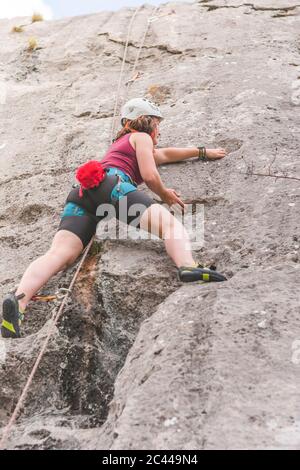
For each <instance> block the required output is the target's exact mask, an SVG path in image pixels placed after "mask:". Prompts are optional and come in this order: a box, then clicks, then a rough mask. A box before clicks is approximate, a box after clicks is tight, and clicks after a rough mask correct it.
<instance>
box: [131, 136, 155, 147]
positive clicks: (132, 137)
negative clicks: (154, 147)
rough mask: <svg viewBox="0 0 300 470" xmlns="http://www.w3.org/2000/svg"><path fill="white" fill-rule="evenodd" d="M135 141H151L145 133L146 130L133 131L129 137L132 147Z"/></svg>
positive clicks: (134, 145)
mask: <svg viewBox="0 0 300 470" xmlns="http://www.w3.org/2000/svg"><path fill="white" fill-rule="evenodd" d="M137 141H142V142H143V141H144V142H145V141H149V142H150V141H151V142H152V139H151V137H150V135H149V134H147V132H133V133H132V134H131V135H130V137H129V142H130V143H131V145H132V146H133V147H134V149H136V143H137Z"/></svg>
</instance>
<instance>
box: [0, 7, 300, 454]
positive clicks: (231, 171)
mask: <svg viewBox="0 0 300 470" xmlns="http://www.w3.org/2000/svg"><path fill="white" fill-rule="evenodd" d="M133 11H134V10H133V9H129V8H123V9H121V10H120V11H118V12H103V13H99V14H96V15H88V16H82V17H75V18H66V19H63V20H59V21H51V22H40V23H34V24H32V25H30V24H29V25H28V26H26V27H25V29H24V32H22V33H11V28H12V27H13V26H15V25H16V24H24V23H29V22H30V21H29V19H28V18H25V19H24V18H18V19H15V20H5V21H4V20H0V203H1V204H0V256H1V260H2V262H1V266H0V296H1V297H2V296H3V295H4V294H5V293H6V292H7V291H9V290H12V289H13V288H14V287H15V286H16V285H17V283H18V282H19V280H20V277H21V275H22V273H23V270H24V267H25V266H26V265H27V264H28V263H29V262H30V261H32V260H33V259H35V258H36V257H37V256H38V255H40V254H42V253H43V252H44V251H45V250H46V249H47V248H48V246H49V243H50V241H51V238H52V236H53V235H54V233H55V231H56V228H57V225H58V221H59V214H60V212H61V209H62V207H63V204H64V201H65V198H66V195H67V193H68V191H69V189H70V185H71V184H72V183H73V182H74V171H75V169H76V167H77V166H78V165H79V164H81V163H83V162H84V161H86V160H87V159H90V158H101V156H102V155H104V153H105V152H106V150H107V146H108V144H109V138H110V129H111V124H112V117H113V110H114V98H115V92H116V88H117V84H118V79H119V73H120V69H121V61H122V58H123V53H124V44H125V41H126V35H127V27H128V22H129V21H130V18H131V16H132V14H133ZM152 14H153V7H151V6H150V5H146V6H145V7H143V8H142V9H141V10H140V11H139V13H138V16H137V20H136V22H135V24H134V27H133V30H132V34H131V41H130V46H129V50H128V57H127V62H126V74H125V75H126V78H125V80H129V79H131V78H132V73H131V72H132V68H133V65H134V62H135V58H136V54H137V52H138V48H139V44H140V41H141V39H142V37H143V34H144V31H145V27H146V25H147V21H148V18H149V16H151V15H152ZM157 14H158V16H159V18H158V19H157V20H156V21H153V22H152V23H151V25H150V29H149V33H148V35H147V38H146V42H145V45H144V47H143V49H142V51H141V56H140V62H139V65H138V71H139V73H140V75H139V78H138V79H137V80H135V81H134V83H133V84H132V86H131V89H130V94H129V96H128V98H130V97H135V96H139V95H145V96H148V97H149V98H151V99H153V100H155V101H156V102H157V103H159V104H160V105H161V108H162V111H163V112H164V114H165V116H166V119H165V121H163V124H162V126H161V141H160V143H159V145H160V146H162V147H164V146H177V147H187V146H196V145H200V144H202V143H204V144H205V145H206V146H207V147H211V148H213V147H217V146H224V147H226V148H227V149H228V150H229V152H230V154H229V156H228V157H227V158H226V159H224V160H222V161H220V162H218V163H216V162H209V163H205V164H201V163H200V162H197V161H192V160H191V161H188V162H184V163H180V164H176V165H175V164H174V165H168V166H167V165H166V166H163V167H162V168H161V169H160V173H161V176H162V178H163V180H164V182H165V183H166V185H167V186H169V187H173V188H175V189H176V190H179V191H180V192H181V194H182V197H183V199H184V200H186V201H191V202H192V201H194V202H199V203H203V204H204V207H205V244H204V246H203V248H201V249H197V250H196V251H197V256H198V258H199V260H200V261H203V262H209V263H215V264H216V265H217V266H218V270H219V271H222V272H224V273H226V274H227V275H228V278H229V279H230V280H229V281H228V282H227V283H224V284H222V285H209V286H208V285H205V286H200V285H190V286H189V285H187V286H183V287H182V286H181V284H179V283H178V281H177V279H176V270H175V269H174V266H173V265H172V263H171V261H170V260H169V259H168V257H167V255H166V254H165V252H164V248H163V245H162V244H161V243H160V242H151V243H150V242H147V241H145V240H144V241H128V242H125V241H119V242H116V241H106V242H100V243H99V244H98V245H97V246H96V250H95V251H94V252H93V253H92V254H91V256H90V257H89V259H88V262H87V263H86V266H85V269H84V270H83V272H82V274H81V277H80V279H79V282H78V285H77V287H76V290H75V292H74V296H73V298H72V301H71V302H70V304H69V305H68V308H67V310H66V313H65V315H64V316H63V318H62V320H61V322H60V323H59V325H58V329H57V330H56V333H55V335H54V336H53V338H52V340H51V344H50V347H49V349H48V351H47V354H46V356H45V358H44V360H43V362H42V364H41V367H40V369H39V371H38V373H37V376H36V378H35V381H34V383H33V386H32V388H31V392H30V394H29V396H28V399H27V401H26V404H25V407H24V410H23V413H22V415H21V416H20V418H19V421H18V424H17V426H16V427H15V428H14V432H13V435H12V436H11V439H10V441H9V447H10V448H13V449H18V448H26V449H30V448H32V449H55V448H67V449H80V448H90V449H94V448H96V449H103V448H107V449H108V448H111V449H116V448H119V449H127V448H134V449H147V448H154V449H195V448H197V449H217V448H222V449H223V448H224V449H228V448H239V449H245V448H255V449H257V448H264V449H266V448H280V449H282V448H285V449H291V448H297V449H299V448H300V431H299V429H300V409H299V400H298V398H297V396H298V391H299V385H300V353H299V350H300V346H299V345H300V326H299V304H300V302H299V301H300V298H299V245H300V233H299V225H300V209H299V196H300V193H299V170H300V163H299V143H300V142H299V140H300V139H299V124H300V113H299V105H300V34H299V31H300V28H299V25H300V5H299V2H296V1H292V0H278V1H276V2H275V1H271V0H264V1H263V0H253V1H251V2H243V1H238V0H228V1H225V0H224V1H221V0H212V1H208V0H207V1H202V2H201V1H200V2H195V3H192V4H187V3H175V2H172V3H168V4H165V5H163V6H161V8H160V11H159V12H158V13H157ZM160 15H161V16H160ZM30 37H35V38H36V40H37V43H38V48H37V50H35V51H31V52H29V51H28V50H27V45H28V40H29V38H30ZM121 91H122V93H121V100H122V99H125V98H126V97H127V96H126V94H125V87H123V88H122V90H121ZM256 173H264V174H265V173H271V174H276V173H277V174H278V175H281V176H288V177H289V178H286V177H283V178H277V179H276V178H273V177H271V176H257V175H255V174H256ZM290 177H292V178H295V179H291V178H290ZM297 178H298V179H297ZM73 272H74V268H73V269H70V270H69V271H68V272H67V273H63V274H60V275H59V276H56V277H55V278H54V279H53V280H52V281H51V282H50V283H49V285H48V286H47V287H46V288H45V291H46V292H55V291H56V290H57V289H58V288H59V287H67V285H68V283H69V281H70V279H71V276H72V274H73ZM50 317H51V307H50V306H49V305H41V304H32V306H30V308H29V311H28V320H27V321H26V324H25V330H24V337H23V338H22V339H21V340H19V341H16V342H11V341H6V342H4V341H3V340H1V341H0V383H1V387H0V427H3V426H4V425H5V424H6V423H7V419H8V416H9V415H10V414H11V412H12V409H13V406H14V405H15V403H16V400H17V398H18V396H19V395H20V393H21V389H22V387H23V385H24V383H25V381H26V378H27V376H28V374H29V371H30V368H31V367H32V364H33V362H34V359H35V357H36V355H37V352H38V350H39V347H40V346H41V343H42V341H43V339H44V337H45V334H46V331H47V328H48V326H49V320H50ZM137 431H138V432H137Z"/></svg>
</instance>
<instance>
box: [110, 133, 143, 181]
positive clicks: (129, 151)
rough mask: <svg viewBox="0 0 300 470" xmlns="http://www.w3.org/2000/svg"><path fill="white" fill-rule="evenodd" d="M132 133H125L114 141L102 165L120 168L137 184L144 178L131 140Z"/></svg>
mask: <svg viewBox="0 0 300 470" xmlns="http://www.w3.org/2000/svg"><path fill="white" fill-rule="evenodd" d="M131 135H132V134H131V133H130V134H125V135H123V137H120V139H118V140H117V141H116V142H114V143H113V144H112V145H111V146H110V147H109V149H108V151H107V153H106V154H105V155H104V157H103V159H102V160H101V165H102V166H103V168H109V167H112V168H118V169H119V170H122V171H124V173H126V175H128V176H130V178H131V179H132V180H133V181H134V182H135V183H136V184H142V183H143V178H142V176H141V173H140V170H139V165H138V161H137V158H136V151H135V149H134V148H133V147H132V145H131V143H130V142H129V138H130V136H131Z"/></svg>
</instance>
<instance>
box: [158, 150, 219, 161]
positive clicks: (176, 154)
mask: <svg viewBox="0 0 300 470" xmlns="http://www.w3.org/2000/svg"><path fill="white" fill-rule="evenodd" d="M226 154H227V153H226V151H225V150H224V149H206V155H207V158H208V159H209V160H218V159H220V158H224V157H225V156H226ZM198 156H199V150H198V148H197V147H187V148H176V147H167V148H161V149H154V158H155V163H156V165H164V164H166V163H176V162H181V161H183V160H188V159H189V158H194V157H198Z"/></svg>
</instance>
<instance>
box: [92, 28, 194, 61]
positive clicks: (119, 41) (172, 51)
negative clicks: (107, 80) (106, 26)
mask: <svg viewBox="0 0 300 470" xmlns="http://www.w3.org/2000/svg"><path fill="white" fill-rule="evenodd" d="M98 36H106V37H107V39H108V41H110V42H113V43H115V44H120V45H122V46H126V41H123V40H122V39H116V38H112V37H111V36H110V34H109V33H107V32H105V33H98ZM128 46H131V47H134V48H136V49H139V48H140V45H139V44H135V43H134V42H133V41H129V42H128ZM142 49H159V50H161V51H165V52H168V53H169V54H173V55H178V54H184V53H185V52H189V51H190V49H186V50H184V51H180V50H179V49H173V48H171V47H170V46H168V45H166V44H156V45H153V46H146V45H145V44H144V45H143V47H142Z"/></svg>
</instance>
